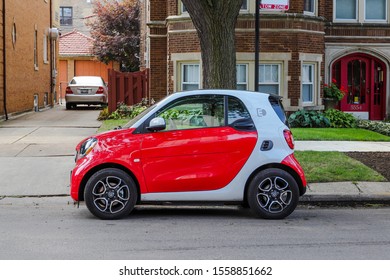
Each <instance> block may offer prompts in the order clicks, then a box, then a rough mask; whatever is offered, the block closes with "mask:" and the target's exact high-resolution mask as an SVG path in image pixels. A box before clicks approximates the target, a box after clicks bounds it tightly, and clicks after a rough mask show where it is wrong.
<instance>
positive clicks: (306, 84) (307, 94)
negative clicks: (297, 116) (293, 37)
mask: <svg viewBox="0 0 390 280" xmlns="http://www.w3.org/2000/svg"><path fill="white" fill-rule="evenodd" d="M315 69H316V68H315V64H312V63H310V64H309V63H307V64H303V65H302V102H303V103H313V102H314V92H315Z"/></svg>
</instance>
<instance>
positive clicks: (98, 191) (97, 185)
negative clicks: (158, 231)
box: [84, 168, 138, 220]
mask: <svg viewBox="0 0 390 280" xmlns="http://www.w3.org/2000/svg"><path fill="white" fill-rule="evenodd" d="M137 197H138V189H137V186H136V184H135V182H134V180H133V178H132V177H131V176H130V175H129V174H127V173H126V172H125V171H123V170H120V169H116V168H105V169H102V170H100V171H98V172H96V173H95V174H93V175H92V176H91V177H90V178H89V180H88V182H87V184H86V186H85V191H84V199H85V204H86V205H87V208H88V210H89V211H90V212H91V213H92V214H93V215H95V216H96V217H98V218H100V219H103V220H114V219H120V218H123V217H125V216H126V215H129V214H130V212H131V211H132V210H133V208H134V206H135V204H136V202H137Z"/></svg>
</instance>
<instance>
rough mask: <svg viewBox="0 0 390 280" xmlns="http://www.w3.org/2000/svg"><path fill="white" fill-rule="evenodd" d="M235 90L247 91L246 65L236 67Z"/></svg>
mask: <svg viewBox="0 0 390 280" xmlns="http://www.w3.org/2000/svg"><path fill="white" fill-rule="evenodd" d="M236 77H237V89H239V90H247V89H248V64H237V65H236Z"/></svg>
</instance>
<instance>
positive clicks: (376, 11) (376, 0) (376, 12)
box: [364, 0, 388, 21]
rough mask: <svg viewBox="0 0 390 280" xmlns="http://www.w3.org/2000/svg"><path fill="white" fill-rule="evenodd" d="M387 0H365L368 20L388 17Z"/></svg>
mask: <svg viewBox="0 0 390 280" xmlns="http://www.w3.org/2000/svg"><path fill="white" fill-rule="evenodd" d="M387 3H388V1H387V0H365V5H364V7H365V13H364V17H365V20H366V21H385V20H386V19H387V13H386V11H387V5H388V4H387Z"/></svg>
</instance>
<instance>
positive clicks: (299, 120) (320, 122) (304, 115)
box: [288, 109, 330, 127]
mask: <svg viewBox="0 0 390 280" xmlns="http://www.w3.org/2000/svg"><path fill="white" fill-rule="evenodd" d="M288 123H289V124H290V126H291V127H329V126H330V123H329V120H328V118H327V117H325V116H324V114H322V113H321V112H318V111H306V110H304V109H302V110H299V111H297V112H295V113H293V114H291V115H290V117H289V118H288Z"/></svg>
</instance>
